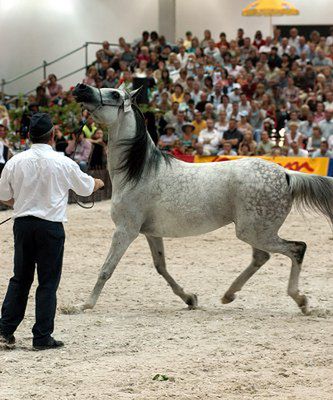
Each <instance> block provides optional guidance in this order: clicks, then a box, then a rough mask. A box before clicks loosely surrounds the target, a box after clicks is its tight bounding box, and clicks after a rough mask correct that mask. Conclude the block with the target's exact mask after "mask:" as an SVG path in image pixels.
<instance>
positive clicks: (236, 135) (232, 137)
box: [221, 117, 243, 151]
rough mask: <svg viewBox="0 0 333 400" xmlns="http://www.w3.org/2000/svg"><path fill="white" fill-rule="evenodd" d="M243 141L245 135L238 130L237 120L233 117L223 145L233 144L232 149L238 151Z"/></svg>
mask: <svg viewBox="0 0 333 400" xmlns="http://www.w3.org/2000/svg"><path fill="white" fill-rule="evenodd" d="M242 140H243V134H242V132H240V131H239V130H238V129H237V121H236V118H234V117H232V118H231V119H230V121H229V128H228V129H227V130H226V131H225V132H224V134H223V138H222V141H221V143H222V145H223V144H224V143H225V142H229V143H231V146H232V148H233V149H234V150H235V151H237V150H238V147H239V143H240V142H241V141H242Z"/></svg>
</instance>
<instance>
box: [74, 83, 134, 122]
mask: <svg viewBox="0 0 333 400" xmlns="http://www.w3.org/2000/svg"><path fill="white" fill-rule="evenodd" d="M139 90H140V89H137V90H133V91H132V92H129V91H127V90H126V89H125V88H122V87H120V88H119V89H106V88H104V89H97V88H94V87H92V86H88V85H85V84H83V83H80V84H77V85H76V87H75V89H74V91H73V95H74V97H75V99H76V101H77V102H79V103H81V104H82V105H83V107H84V108H86V109H87V110H88V111H90V112H91V113H92V114H93V116H94V118H95V119H96V121H97V122H99V123H103V124H106V125H113V124H114V123H115V122H116V121H117V119H118V118H119V112H121V111H123V112H125V113H126V112H128V111H130V110H131V104H132V101H133V99H134V98H135V96H136V95H137V93H138V91H139Z"/></svg>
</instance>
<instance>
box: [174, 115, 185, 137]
mask: <svg viewBox="0 0 333 400" xmlns="http://www.w3.org/2000/svg"><path fill="white" fill-rule="evenodd" d="M184 122H185V112H184V111H183V110H178V112H177V118H176V122H175V123H174V124H173V127H174V128H175V133H176V135H177V136H178V137H179V136H180V135H181V134H182V128H183V125H184Z"/></svg>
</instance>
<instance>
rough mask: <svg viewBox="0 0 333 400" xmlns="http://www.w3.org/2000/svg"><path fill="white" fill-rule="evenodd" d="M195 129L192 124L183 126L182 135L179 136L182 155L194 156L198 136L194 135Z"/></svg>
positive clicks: (186, 123) (188, 123)
mask: <svg viewBox="0 0 333 400" xmlns="http://www.w3.org/2000/svg"><path fill="white" fill-rule="evenodd" d="M194 129H195V128H194V125H193V124H191V123H190V122H185V123H184V124H183V126H182V134H181V135H180V136H179V150H180V152H181V153H182V154H193V152H194V151H195V150H196V148H197V141H198V136H197V135H195V134H194V133H193V132H194Z"/></svg>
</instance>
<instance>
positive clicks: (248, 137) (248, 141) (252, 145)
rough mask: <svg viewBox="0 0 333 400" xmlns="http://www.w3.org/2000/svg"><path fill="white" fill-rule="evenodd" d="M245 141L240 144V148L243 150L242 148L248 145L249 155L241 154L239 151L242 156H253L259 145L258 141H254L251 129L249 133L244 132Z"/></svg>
mask: <svg viewBox="0 0 333 400" xmlns="http://www.w3.org/2000/svg"><path fill="white" fill-rule="evenodd" d="M243 135H244V136H243V140H242V141H241V142H240V144H239V148H240V149H241V147H242V146H243V145H246V146H247V147H248V149H247V150H246V151H247V154H241V152H240V151H239V154H240V155H247V156H253V155H254V154H255V152H256V148H257V143H256V141H255V140H254V139H253V133H252V130H251V129H248V130H247V131H245V132H244V134H243ZM243 151H245V149H244V150H243Z"/></svg>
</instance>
